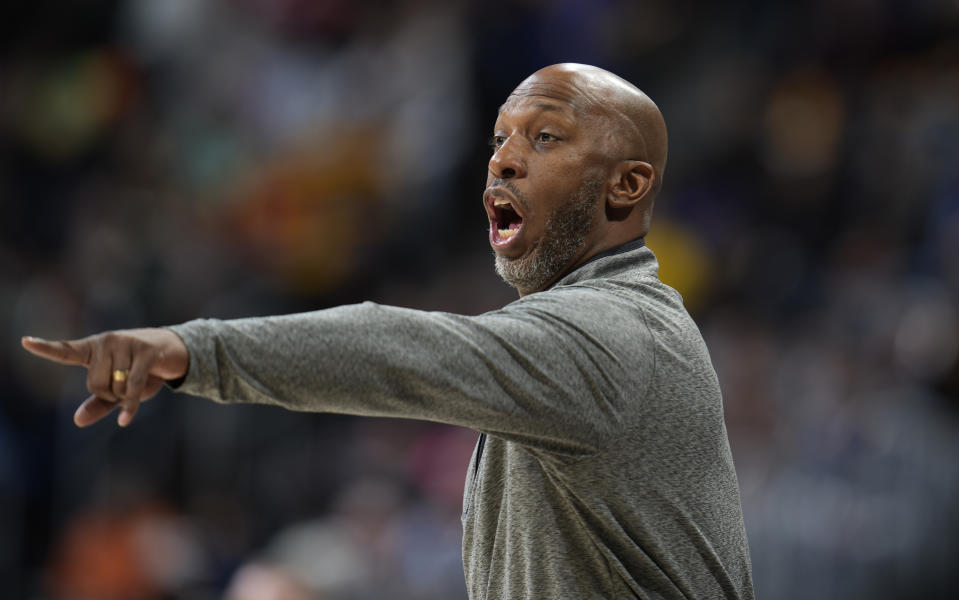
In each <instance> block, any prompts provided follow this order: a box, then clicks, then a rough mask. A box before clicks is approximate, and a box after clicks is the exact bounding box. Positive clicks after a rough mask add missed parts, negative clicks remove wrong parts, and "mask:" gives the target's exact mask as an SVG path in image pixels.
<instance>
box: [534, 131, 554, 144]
mask: <svg viewBox="0 0 959 600" xmlns="http://www.w3.org/2000/svg"><path fill="white" fill-rule="evenodd" d="M536 141H537V142H540V143H542V144H549V143H551V142H556V141H559V138H558V137H556V136H555V135H553V134H552V133H546V132H545V131H541V132H539V133H538V134H536Z"/></svg>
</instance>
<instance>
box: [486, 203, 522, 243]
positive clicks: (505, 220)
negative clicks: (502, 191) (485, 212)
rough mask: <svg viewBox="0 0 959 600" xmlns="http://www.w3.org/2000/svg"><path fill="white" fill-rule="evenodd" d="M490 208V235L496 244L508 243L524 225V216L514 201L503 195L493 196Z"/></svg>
mask: <svg viewBox="0 0 959 600" xmlns="http://www.w3.org/2000/svg"><path fill="white" fill-rule="evenodd" d="M491 200H492V202H490V203H489V205H488V206H489V208H490V211H489V213H490V237H491V239H492V241H493V243H494V244H496V245H501V244H506V243H508V242H509V241H510V240H511V239H512V238H513V236H515V235H516V234H517V233H519V230H520V229H521V228H522V227H523V216H522V215H520V214H519V213H518V212H517V211H516V208H515V207H514V206H513V203H512V202H511V201H510V200H509V199H507V198H502V197H493V198H492V199H491Z"/></svg>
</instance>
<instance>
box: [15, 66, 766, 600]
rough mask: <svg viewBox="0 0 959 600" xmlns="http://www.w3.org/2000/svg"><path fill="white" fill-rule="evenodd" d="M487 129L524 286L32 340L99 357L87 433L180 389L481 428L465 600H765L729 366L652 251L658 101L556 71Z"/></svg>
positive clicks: (493, 211)
mask: <svg viewBox="0 0 959 600" xmlns="http://www.w3.org/2000/svg"><path fill="white" fill-rule="evenodd" d="M491 141H492V145H493V156H492V158H491V159H490V162H489V174H488V177H487V188H486V192H485V194H484V196H483V201H484V205H485V207H486V212H487V214H488V216H489V222H490V244H491V245H492V247H493V251H494V253H495V257H496V258H495V261H496V270H497V271H498V272H499V273H500V275H501V276H502V277H503V278H504V279H505V280H506V281H507V282H508V283H510V284H511V285H513V286H514V287H515V288H516V289H517V290H518V292H519V295H520V298H519V299H518V300H517V301H515V302H513V303H511V304H509V305H507V306H505V307H503V308H502V309H500V310H496V311H492V312H489V313H486V314H483V315H480V316H475V317H468V316H461V315H452V314H446V313H427V312H421V311H414V310H407V309H401V308H394V307H387V306H379V305H376V304H372V303H364V304H361V305H354V306H341V307H338V308H334V309H330V310H324V311H317V312H313V313H306V314H298V315H287V316H281V317H268V318H257V319H243V320H237V321H215V320H198V321H191V322H189V323H186V324H183V325H179V326H175V327H171V328H169V329H141V330H130V331H120V332H110V333H106V334H100V335H96V336H92V337H89V338H85V339H83V340H77V341H70V342H46V341H42V340H37V339H33V338H25V339H24V341H23V344H24V346H25V347H26V348H27V349H28V350H30V351H31V352H33V353H35V354H38V355H40V356H43V357H45V358H49V359H51V360H55V361H58V362H63V363H67V364H81V365H84V366H86V367H87V368H88V378H87V385H88V387H89V388H90V390H91V392H92V393H93V396H91V397H90V398H89V399H87V400H86V401H85V402H84V403H83V404H82V405H81V406H80V408H79V409H78V410H77V413H76V416H75V420H76V423H77V424H78V425H80V426H84V425H88V424H90V423H92V422H94V421H96V420H98V419H100V418H101V417H103V416H104V415H106V414H107V413H109V412H110V411H111V410H112V409H113V408H115V407H116V406H120V408H121V410H120V414H119V417H118V419H119V423H120V425H126V424H127V423H129V422H130V420H131V419H132V418H133V416H134V414H135V413H136V410H137V406H138V405H139V403H140V402H142V401H144V400H146V399H147V398H149V397H150V396H152V395H153V394H155V393H156V392H157V391H158V389H159V388H160V387H161V386H162V385H163V383H164V382H170V385H172V386H173V387H174V388H176V389H179V390H181V391H184V392H188V393H193V394H196V395H200V396H205V397H208V398H211V399H213V400H215V401H218V402H262V403H271V404H277V405H280V406H283V407H286V408H288V409H292V410H305V411H323V412H339V413H349V414H356V415H378V416H394V417H406V418H417V419H427V420H432V421H439V422H443V423H451V424H454V425H461V426H464V427H469V428H473V429H476V430H478V431H480V432H481V436H480V438H479V441H478V443H477V446H476V451H475V453H474V456H473V459H472V462H471V466H470V470H469V473H468V475H467V482H466V490H465V497H464V503H463V528H464V537H463V561H464V566H465V571H466V580H467V587H468V589H469V592H470V597H471V598H476V599H479V598H502V599H516V598H550V599H555V598H633V597H635V598H751V597H752V595H753V591H752V583H751V573H750V563H749V553H748V548H747V545H746V536H745V531H744V528H743V521H742V511H741V508H740V501H739V491H738V485H737V481H736V474H735V471H734V469H733V464H732V457H731V454H730V450H729V443H728V441H727V437H726V430H725V425H724V422H723V410H722V399H721V396H720V391H719V386H718V383H717V380H716V376H715V373H714V371H713V369H712V366H711V364H710V360H709V355H708V353H707V350H706V347H705V345H704V343H703V341H702V338H701V336H700V334H699V331H698V329H697V327H696V325H695V324H694V323H693V321H692V320H691V319H690V317H689V315H688V314H687V313H686V311H685V309H684V308H683V305H682V300H681V298H680V297H679V295H678V294H677V293H676V292H674V291H673V290H671V289H670V288H668V287H667V286H665V285H664V284H662V283H661V282H660V281H659V280H658V278H657V276H656V273H657V263H656V259H655V257H654V256H653V254H652V253H651V252H650V251H649V250H648V249H647V248H645V246H644V245H643V236H644V235H645V234H646V232H647V230H648V228H649V222H650V216H651V213H652V207H653V199H654V197H655V196H656V193H657V191H658V190H659V187H660V184H661V182H662V176H663V169H664V167H665V164H666V127H665V124H664V122H663V119H662V116H661V115H660V112H659V110H658V109H657V108H656V106H655V104H653V102H652V101H651V100H650V99H649V98H648V97H647V96H646V95H644V94H643V93H642V92H640V91H639V90H638V89H637V88H635V87H634V86H633V85H631V84H629V83H627V82H626V81H624V80H622V79H620V78H619V77H617V76H615V75H613V74H611V73H608V72H606V71H604V70H602V69H598V68H596V67H590V66H585V65H575V64H561V65H554V66H551V67H547V68H545V69H542V70H540V71H538V72H536V73H534V74H533V75H532V76H530V77H529V78H527V79H526V80H525V81H523V82H522V83H521V84H520V85H519V87H517V88H516V89H515V90H514V91H513V93H512V94H510V96H509V98H508V99H507V100H506V103H505V104H503V106H502V107H501V108H500V111H499V116H498V118H497V120H496V124H495V127H494V130H493V137H492V140H491Z"/></svg>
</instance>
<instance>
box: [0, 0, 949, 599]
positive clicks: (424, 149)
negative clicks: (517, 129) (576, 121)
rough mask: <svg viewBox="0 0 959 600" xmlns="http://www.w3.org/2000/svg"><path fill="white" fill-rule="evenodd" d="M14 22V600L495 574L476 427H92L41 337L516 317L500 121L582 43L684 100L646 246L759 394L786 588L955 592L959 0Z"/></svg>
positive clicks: (300, 594)
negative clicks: (357, 311) (478, 532)
mask: <svg viewBox="0 0 959 600" xmlns="http://www.w3.org/2000/svg"><path fill="white" fill-rule="evenodd" d="M2 15H3V16H2V19H0V334H2V335H0V340H2V343H0V381H2V384H3V393H2V395H0V579H2V580H3V582H4V587H3V592H2V594H0V595H2V596H3V597H4V598H37V599H40V598H51V599H141V598H143V599H166V598H178V599H179V598H184V599H197V600H201V599H208V598H221V597H228V598H233V599H247V598H277V599H280V598H283V599H302V598H323V599H365V598H384V597H389V598H398V599H440V598H442V599H449V598H464V597H465V587H464V584H463V575H462V567H461V563H460V523H459V515H460V508H461V494H462V488H463V481H464V478H465V473H466V468H467V463H468V459H469V455H470V453H471V451H472V447H473V444H474V443H475V440H476V434H475V433H474V432H470V431H465V430H459V429H454V428H449V427H445V426H439V425H434V424H426V423H414V422H398V421H386V420H376V419H367V420H361V419H355V418H350V417H343V416H334V415H303V414H293V413H288V412H285V411H283V410H281V409H274V408H268V407H251V406H242V407H241V406H237V407H228V408H227V407H222V406H215V405H213V404H212V403H210V402H207V401H204V400H198V399H194V398H189V397H183V396H176V395H173V394H169V393H163V394H161V396H159V397H158V398H156V399H155V400H153V401H152V402H150V403H149V404H147V405H145V406H144V407H143V409H142V412H141V414H140V415H139V417H138V419H137V420H136V421H135V422H134V423H133V425H131V426H130V427H129V428H127V429H125V430H120V429H118V428H117V427H116V426H115V425H114V424H113V423H112V422H104V423H101V424H98V425H96V426H94V427H91V428H89V429H85V430H77V429H76V428H74V426H73V425H72V420H71V417H72V413H73V411H74V409H75V407H76V406H77V404H78V402H79V401H81V400H82V399H83V398H84V397H85V394H84V392H85V389H84V376H83V374H82V372H81V371H80V370H78V369H71V368H58V367H55V366H52V365H48V364H44V363H42V362H41V361H39V360H37V359H34V358H32V357H30V356H29V355H27V354H26V353H25V352H23V351H22V350H21V349H20V347H19V338H20V336H21V335H26V334H30V335H39V336H44V337H52V338H64V337H78V336H83V335H87V334H89V333H92V332H96V331H100V330H103V329H107V328H117V327H130V326H140V325H163V324H169V323H174V322H180V321H184V320H187V319H191V318H195V317H220V318H231V317H240V316H251V315H261V314H273V313H285V312H293V311H303V310H313V309H318V308H324V307H329V306H334V305H337V304H342V303H347V302H356V301H362V300H374V301H378V302H382V303H389V304H397V305H402V306H410V307H415V308H420V309H431V310H433V309H435V310H446V311H453V312H461V313H470V314H476V313H480V312H483V311H486V310H489V309H493V308H497V307H499V306H502V305H503V304H505V303H507V302H509V301H510V300H511V299H513V298H514V294H513V292H512V291H511V290H510V289H509V288H507V287H506V286H505V285H504V284H503V283H501V282H499V280H498V279H497V278H496V277H495V275H493V272H492V258H491V253H490V251H489V249H488V243H487V238H486V229H487V223H486V218H485V216H484V213H483V210H482V208H481V204H480V197H481V193H482V189H483V185H484V182H485V170H486V162H487V160H488V158H489V151H488V148H487V146H486V140H487V138H488V136H489V134H490V128H491V126H492V123H493V120H494V119H495V113H496V109H497V107H498V106H499V104H500V103H501V102H502V101H503V100H504V99H505V97H506V96H507V94H508V93H509V92H510V91H511V90H512V89H513V87H514V86H515V85H516V84H517V83H518V82H519V81H521V80H522V79H523V78H524V77H525V76H526V75H528V74H529V73H531V72H532V71H534V70H536V69H538V68H540V67H542V66H545V65H548V64H551V63H554V62H560V61H577V62H586V63H593V64H597V65H599V66H602V67H605V68H608V69H610V70H612V71H614V72H616V73H618V74H620V75H622V76H624V77H626V78H627V79H629V80H631V81H633V82H635V83H636V84H637V85H639V86H640V87H641V88H643V89H644V90H645V91H647V92H648V93H649V94H650V96H651V97H652V98H653V99H654V100H656V102H657V103H658V104H659V106H660V107H661V108H662V110H663V112H664V114H665V117H666V121H667V123H668V125H669V128H670V147H671V153H670V159H669V166H668V168H667V170H666V178H665V187H664V189H663V194H662V196H661V197H660V199H659V201H658V202H657V214H656V218H655V219H654V228H653V232H652V233H651V234H650V237H649V239H648V243H649V245H650V246H651V247H652V248H653V250H654V251H656V252H657V254H658V255H659V256H660V259H661V263H662V271H661V274H662V277H663V279H664V280H665V281H666V282H667V283H670V284H671V285H673V286H674V287H676V288H677V289H678V290H679V291H680V292H681V293H682V294H683V296H684V298H685V300H686V303H687V305H688V307H689V309H690V311H691V312H692V314H693V315H694V317H695V318H696V320H697V322H698V323H699V325H700V327H701V329H702V330H703V333H704V335H705V337H706V340H707V343H708V345H709V347H710V350H711V353H712V357H713V360H714V362H715V365H716V367H717V370H718V372H719V376H720V380H721V382H722V385H723V388H724V396H725V402H726V415H727V422H728V428H729V434H730V439H731V443H732V447H733V452H734V456H735V459H736V465H737V469H738V473H739V477H740V481H741V485H742V498H743V507H744V511H745V519H746V526H747V530H748V534H749V539H750V544H751V548H752V560H753V565H754V577H755V584H756V591H757V595H758V597H760V598H777V599H790V598H796V599H799V598H803V599H805V598H819V599H827V598H837V599H838V598H843V599H849V598H907V597H909V598H919V597H921V598H946V597H954V596H953V594H954V593H955V589H956V584H957V583H959V575H957V574H956V570H955V564H956V560H957V559H959V509H957V500H959V436H957V433H959V358H957V357H959V3H957V2H956V1H955V0H938V1H937V0H911V1H903V0H813V1H810V2H795V3H788V2H769V1H764V2H759V1H754V0H753V1H750V0H740V1H735V2H706V1H704V0H678V1H677V0H638V1H627V0H565V1H555V2H547V1H541V0H526V1H505V0H487V1H485V2H466V1H463V0H447V1H438V0H437V1H430V0H415V1H414V0H407V1H402V0H393V1H388V0H373V1H367V2H352V1H349V0H312V1H311V0H162V1H159V0H125V1H124V0H86V1H83V2H66V1H54V0H33V1H32V2H27V3H8V4H7V5H6V6H5V7H4V9H3V13H2ZM331 351H335V349H332V350H331Z"/></svg>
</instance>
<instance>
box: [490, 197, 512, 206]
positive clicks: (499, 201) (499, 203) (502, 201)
mask: <svg viewBox="0 0 959 600" xmlns="http://www.w3.org/2000/svg"><path fill="white" fill-rule="evenodd" d="M493 206H511V204H510V201H509V200H507V199H505V198H496V199H494V200H493Z"/></svg>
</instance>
